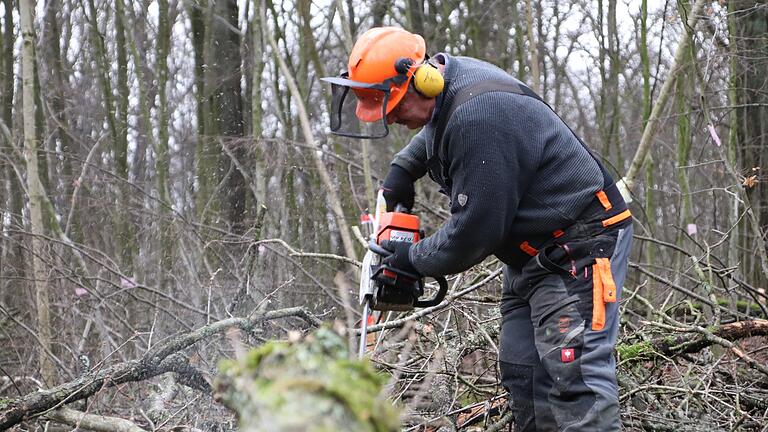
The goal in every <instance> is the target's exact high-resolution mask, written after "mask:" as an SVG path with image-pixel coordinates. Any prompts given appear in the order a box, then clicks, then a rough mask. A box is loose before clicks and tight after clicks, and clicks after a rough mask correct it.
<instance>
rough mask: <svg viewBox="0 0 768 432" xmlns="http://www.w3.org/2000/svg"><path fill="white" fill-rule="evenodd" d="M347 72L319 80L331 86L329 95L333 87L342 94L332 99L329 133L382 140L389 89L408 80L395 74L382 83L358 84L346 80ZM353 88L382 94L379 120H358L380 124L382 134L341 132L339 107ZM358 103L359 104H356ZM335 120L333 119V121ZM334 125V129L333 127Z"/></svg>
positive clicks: (385, 127) (386, 130)
mask: <svg viewBox="0 0 768 432" xmlns="http://www.w3.org/2000/svg"><path fill="white" fill-rule="evenodd" d="M348 77H349V72H347V71H344V72H342V73H341V74H340V75H339V76H337V77H323V78H320V80H321V81H325V82H327V83H329V84H331V93H332V94H333V93H334V91H333V89H334V87H336V88H342V89H343V93H342V95H341V97H340V98H338V100H337V98H335V97H333V98H332V102H333V103H332V111H335V112H331V113H330V116H331V119H330V126H331V128H330V129H331V133H333V134H334V135H339V136H343V137H347V138H358V139H378V138H384V137H386V136H387V135H389V125H387V104H388V103H389V97H390V95H391V94H392V93H391V89H392V86H393V85H394V86H400V85H402V84H403V83H404V82H406V81H407V80H408V75H407V74H397V75H395V76H392V77H390V78H387V79H385V80H384V81H382V82H378V83H366V82H360V81H354V80H351V79H349V78H348ZM355 88H358V89H362V90H377V91H381V92H382V93H383V94H384V98H383V99H382V101H381V118H380V119H379V120H374V121H372V122H366V121H364V120H361V119H360V118H359V117H358V119H359V120H361V121H363V122H365V123H377V122H381V126H382V127H383V134H376V135H371V134H365V133H355V132H346V131H342V130H341V126H342V124H343V122H342V118H341V117H342V114H343V113H342V110H341V107H342V106H343V105H344V100H345V99H346V98H347V96H348V94H349V91H350V90H354V89H355ZM358 103H359V102H358ZM334 118H335V119H334ZM334 124H335V125H336V127H334Z"/></svg>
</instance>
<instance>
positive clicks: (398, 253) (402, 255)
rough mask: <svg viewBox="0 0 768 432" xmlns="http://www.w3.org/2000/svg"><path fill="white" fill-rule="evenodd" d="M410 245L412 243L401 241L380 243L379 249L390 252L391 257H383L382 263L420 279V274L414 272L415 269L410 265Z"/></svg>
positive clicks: (416, 271)
mask: <svg viewBox="0 0 768 432" xmlns="http://www.w3.org/2000/svg"><path fill="white" fill-rule="evenodd" d="M412 244H413V243H409V242H401V241H390V240H384V241H382V242H381V247H383V248H384V249H386V250H388V251H390V252H392V255H390V256H388V257H385V258H384V259H383V260H382V262H383V263H384V264H388V265H389V266H390V267H393V268H395V269H397V270H402V271H404V272H406V273H410V274H412V275H414V276H419V277H421V273H419V271H418V270H416V267H414V266H413V264H411V258H410V257H409V255H408V254H409V253H410V251H411V245H412Z"/></svg>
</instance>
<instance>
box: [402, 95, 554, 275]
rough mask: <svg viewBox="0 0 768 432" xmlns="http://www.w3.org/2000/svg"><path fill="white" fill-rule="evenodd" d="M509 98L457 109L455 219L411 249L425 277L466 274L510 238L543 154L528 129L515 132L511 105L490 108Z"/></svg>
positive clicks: (485, 98) (452, 141)
mask: <svg viewBox="0 0 768 432" xmlns="http://www.w3.org/2000/svg"><path fill="white" fill-rule="evenodd" d="M510 97H513V96H510V95H504V96H502V95H499V94H498V93H497V94H496V95H493V96H492V95H482V96H478V97H477V98H475V99H473V100H472V101H469V102H467V103H466V104H464V105H463V106H462V107H460V108H459V109H457V110H456V112H455V113H454V114H453V116H452V118H451V120H450V121H449V124H448V125H447V127H446V132H445V139H444V140H443V145H447V151H446V156H445V158H444V159H445V161H444V163H445V164H447V165H448V174H449V178H450V181H451V186H450V189H451V209H450V210H451V216H450V218H449V219H448V220H447V221H446V222H445V224H443V226H442V227H440V229H439V230H438V231H437V232H435V233H434V234H433V235H431V236H429V237H427V238H425V239H424V240H423V241H421V242H419V243H417V244H415V245H414V246H413V247H412V248H411V252H410V258H411V262H412V264H413V265H414V267H416V269H417V270H418V271H419V272H421V273H422V274H425V275H428V276H438V275H446V274H454V273H459V272H461V271H464V270H466V269H468V268H470V267H472V266H473V265H475V264H477V263H479V262H481V261H482V260H483V259H485V258H486V257H487V256H488V255H491V254H493V253H494V252H495V251H496V250H497V249H498V248H499V247H500V246H501V245H503V242H504V240H505V239H506V238H507V237H508V233H509V232H510V229H511V227H512V224H513V222H514V219H515V216H516V213H517V209H518V205H519V203H520V200H521V198H522V196H523V195H524V192H525V190H526V189H527V187H528V186H527V185H528V181H529V180H530V179H531V178H533V177H534V175H535V171H536V166H537V164H538V158H539V154H540V153H539V152H537V151H536V148H538V146H536V145H535V143H530V142H528V141H530V140H531V137H530V136H526V132H525V131H526V130H528V129H527V128H526V127H520V126H521V125H518V127H510V121H511V120H513V119H510V118H509V117H510V116H509V115H508V113H509V112H510V110H509V108H510V107H509V105H508V104H507V105H506V106H501V107H499V108H506V109H496V110H494V109H488V106H489V103H490V104H494V103H495V104H499V103H501V102H503V101H501V102H500V99H505V98H510ZM506 100H508V99H506ZM484 108H485V109H484ZM505 113H506V114H505ZM512 117H514V116H512ZM524 143H525V144H526V145H525V146H524V145H523V144H524Z"/></svg>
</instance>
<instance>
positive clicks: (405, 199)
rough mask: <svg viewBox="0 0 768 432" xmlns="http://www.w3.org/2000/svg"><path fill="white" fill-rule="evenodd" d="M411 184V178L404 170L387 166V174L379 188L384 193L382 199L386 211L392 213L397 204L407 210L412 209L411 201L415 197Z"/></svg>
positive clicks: (398, 166)
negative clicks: (385, 204)
mask: <svg viewBox="0 0 768 432" xmlns="http://www.w3.org/2000/svg"><path fill="white" fill-rule="evenodd" d="M413 183H414V178H413V176H411V173H409V172H408V171H406V169H405V168H403V167H401V166H400V165H395V164H392V165H390V166H389V172H388V173H387V176H386V177H385V178H384V184H383V185H382V186H381V189H382V190H383V191H384V199H385V200H386V201H387V211H393V210H394V209H395V206H396V205H398V204H401V205H403V206H405V208H407V209H409V210H410V209H412V208H413V201H414V197H415V196H416V190H415V189H414V187H413Z"/></svg>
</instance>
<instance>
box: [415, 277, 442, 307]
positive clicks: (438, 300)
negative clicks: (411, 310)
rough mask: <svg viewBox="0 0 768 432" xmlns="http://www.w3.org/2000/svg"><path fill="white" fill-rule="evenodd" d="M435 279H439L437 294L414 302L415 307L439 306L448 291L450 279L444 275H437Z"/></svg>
mask: <svg viewBox="0 0 768 432" xmlns="http://www.w3.org/2000/svg"><path fill="white" fill-rule="evenodd" d="M433 279H434V280H436V281H437V286H438V289H437V294H435V296H434V297H433V298H431V299H429V300H416V302H414V303H413V306H414V307H417V308H427V307H432V306H437V305H439V304H440V303H442V302H443V300H444V299H445V295H446V294H447V293H448V281H447V280H446V279H445V277H443V276H435V277H434V278H433Z"/></svg>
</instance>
